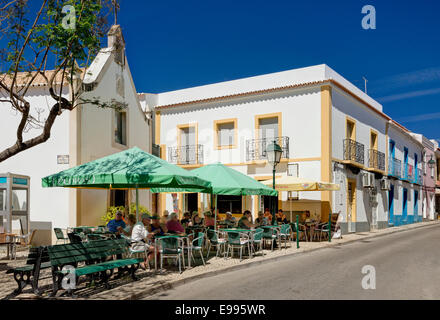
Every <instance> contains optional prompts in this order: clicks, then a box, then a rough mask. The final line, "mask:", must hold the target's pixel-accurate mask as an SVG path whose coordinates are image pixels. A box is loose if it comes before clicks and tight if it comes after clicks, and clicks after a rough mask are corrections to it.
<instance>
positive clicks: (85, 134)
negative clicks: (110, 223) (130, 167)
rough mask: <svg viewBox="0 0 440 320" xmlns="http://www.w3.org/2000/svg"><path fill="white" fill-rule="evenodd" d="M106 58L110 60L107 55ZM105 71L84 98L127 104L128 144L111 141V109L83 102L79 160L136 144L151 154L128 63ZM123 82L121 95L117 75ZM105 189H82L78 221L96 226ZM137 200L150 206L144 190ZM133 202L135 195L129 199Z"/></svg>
mask: <svg viewBox="0 0 440 320" xmlns="http://www.w3.org/2000/svg"><path fill="white" fill-rule="evenodd" d="M109 59H112V56H110V58H109ZM103 72H104V74H103V75H102V77H101V78H100V80H99V82H98V85H97V87H96V88H95V89H94V90H93V91H91V92H88V93H87V94H85V98H92V97H98V98H100V100H101V101H111V99H115V100H116V101H119V102H125V103H127V104H128V106H127V109H126V112H127V147H123V146H118V145H116V144H115V143H114V131H113V130H114V129H113V122H114V110H112V109H101V108H97V107H96V106H93V105H89V104H87V105H84V106H83V107H82V109H81V163H86V162H89V161H93V160H96V159H99V158H101V157H104V156H107V155H110V154H113V153H117V152H121V151H123V150H125V149H128V148H132V147H135V146H137V147H139V148H141V149H142V150H145V151H147V152H150V153H151V137H150V128H149V123H148V122H147V121H146V120H145V119H144V114H143V112H142V109H141V106H140V103H139V100H138V94H137V92H136V88H135V87H134V85H133V83H132V79H131V74H130V71H129V67H128V64H126V66H125V68H122V67H121V66H120V65H118V64H117V63H115V62H114V61H112V60H111V61H110V63H109V64H108V65H107V66H106V67H104V69H103ZM118 75H119V76H122V77H123V79H124V81H123V83H124V96H120V95H119V94H118V93H117V92H118V91H117V89H116V79H117V76H118ZM108 192H109V191H107V190H82V191H81V203H82V206H81V212H82V221H81V224H85V225H96V224H98V223H100V220H99V219H100V217H101V216H102V215H103V214H104V213H105V211H106V208H107V206H108V205H109V203H108ZM139 196H140V201H139V203H140V204H141V205H143V206H146V207H147V208H151V194H150V192H149V191H147V190H140V191H139ZM131 201H132V202H134V201H135V200H134V198H133V199H132V200H131Z"/></svg>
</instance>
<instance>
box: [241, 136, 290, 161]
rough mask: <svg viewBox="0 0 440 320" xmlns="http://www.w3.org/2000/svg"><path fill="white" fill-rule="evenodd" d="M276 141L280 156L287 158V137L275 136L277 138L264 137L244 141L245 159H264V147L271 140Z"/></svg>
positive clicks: (265, 157)
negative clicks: (280, 151)
mask: <svg viewBox="0 0 440 320" xmlns="http://www.w3.org/2000/svg"><path fill="white" fill-rule="evenodd" d="M274 139H275V141H276V142H277V144H279V146H280V147H281V149H282V150H283V154H282V155H281V158H283V159H289V137H277V138H265V139H252V140H247V141H246V161H253V160H266V159H267V154H266V148H267V146H268V145H269V144H271V143H272V142H273V141H274Z"/></svg>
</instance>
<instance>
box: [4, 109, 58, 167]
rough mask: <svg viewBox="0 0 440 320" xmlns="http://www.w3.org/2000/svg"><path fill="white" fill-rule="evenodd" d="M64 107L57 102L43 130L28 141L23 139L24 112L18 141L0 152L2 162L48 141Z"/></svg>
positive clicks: (18, 132) (18, 131)
mask: <svg viewBox="0 0 440 320" xmlns="http://www.w3.org/2000/svg"><path fill="white" fill-rule="evenodd" d="M61 109H62V107H61V106H60V104H59V103H57V104H55V105H54V106H53V107H52V109H51V110H50V113H49V116H48V117H47V119H46V121H45V123H44V127H43V132H42V133H41V134H40V135H38V136H36V137H34V138H32V139H29V140H27V141H24V142H23V141H22V134H23V129H24V126H22V123H23V119H24V118H25V115H24V114H23V117H22V121H21V123H20V126H19V128H18V130H17V142H16V143H15V144H14V145H12V146H11V147H9V148H7V149H5V150H3V151H2V152H1V153H0V162H3V161H4V160H6V159H8V158H10V157H12V156H14V155H16V154H18V153H20V152H23V151H25V150H27V149H29V148H31V147H34V146H36V145H39V144H41V143H43V142H46V141H47V140H48V139H49V138H50V131H51V129H52V125H53V124H54V122H55V119H56V117H57V116H58V114H59V113H60V111H61Z"/></svg>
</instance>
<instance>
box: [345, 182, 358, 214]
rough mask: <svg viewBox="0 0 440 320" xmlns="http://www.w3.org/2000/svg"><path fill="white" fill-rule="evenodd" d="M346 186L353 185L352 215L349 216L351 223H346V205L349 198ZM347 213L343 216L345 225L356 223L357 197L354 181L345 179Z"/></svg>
mask: <svg viewBox="0 0 440 320" xmlns="http://www.w3.org/2000/svg"><path fill="white" fill-rule="evenodd" d="M348 184H353V205H352V214H351V221H348V204H349V198H348ZM346 190H347V212H346V214H345V218H346V220H347V223H350V222H354V223H355V222H356V218H357V217H356V206H357V203H356V197H357V190H356V180H355V179H348V178H347V188H346Z"/></svg>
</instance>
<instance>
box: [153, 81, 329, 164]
mask: <svg viewBox="0 0 440 320" xmlns="http://www.w3.org/2000/svg"><path fill="white" fill-rule="evenodd" d="M278 112H282V135H283V136H288V137H290V154H289V157H290V158H310V157H320V155H321V119H320V113H321V95H320V89H319V87H315V88H311V89H297V90H291V91H289V92H284V93H275V94H265V95H262V96H258V97H247V98H242V99H237V100H234V101H230V102H221V103H210V104H204V105H200V106H188V107H180V108H172V109H170V110H167V109H165V110H161V128H160V129H161V130H160V132H161V139H160V141H161V144H166V146H167V154H168V147H172V146H177V125H179V124H188V123H197V125H198V143H199V144H203V145H204V163H205V164H208V163H214V162H222V163H243V162H246V140H248V139H254V138H255V115H262V114H268V113H278ZM229 118H237V130H238V145H239V147H238V148H237V149H224V150H214V120H222V119H229Z"/></svg>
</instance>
